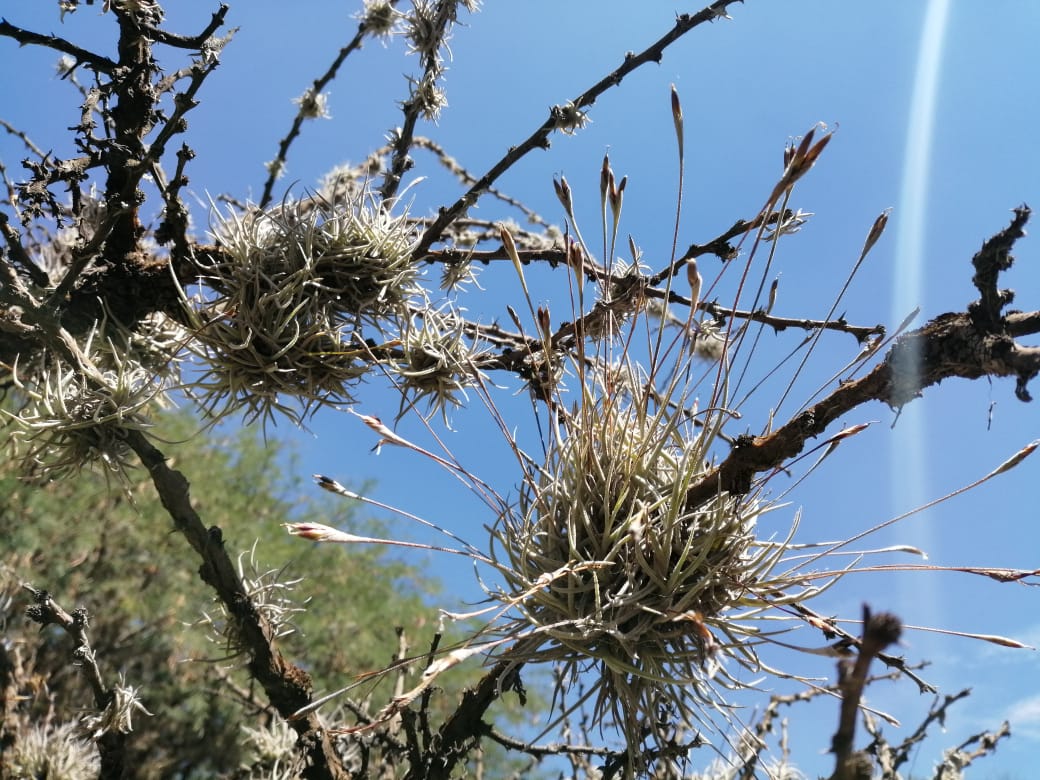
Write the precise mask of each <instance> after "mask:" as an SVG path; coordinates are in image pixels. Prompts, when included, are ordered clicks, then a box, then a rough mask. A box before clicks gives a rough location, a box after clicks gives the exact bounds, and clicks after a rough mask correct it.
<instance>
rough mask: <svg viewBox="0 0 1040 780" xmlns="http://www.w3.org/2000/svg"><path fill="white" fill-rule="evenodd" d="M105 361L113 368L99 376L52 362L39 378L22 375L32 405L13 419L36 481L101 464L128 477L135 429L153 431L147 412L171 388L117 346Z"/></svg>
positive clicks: (45, 364) (98, 372)
mask: <svg viewBox="0 0 1040 780" xmlns="http://www.w3.org/2000/svg"><path fill="white" fill-rule="evenodd" d="M88 343H89V340H88ZM87 352H88V353H90V352H92V350H90V349H89V348H88V350H87ZM104 357H105V359H104V362H101V361H98V362H99V363H100V365H101V366H106V365H107V366H108V367H107V368H103V369H102V368H98V369H97V370H95V371H93V372H86V371H83V370H82V369H80V368H72V367H70V366H68V365H66V364H65V363H64V362H62V361H61V360H58V359H48V358H44V360H43V361H42V366H43V367H41V368H39V369H38V370H37V371H35V372H34V373H33V376H32V377H31V378H24V377H19V376H18V375H17V373H15V375H14V379H15V382H16V385H17V387H18V389H19V390H20V391H21V392H22V394H23V395H24V397H25V398H26V401H27V402H26V404H25V405H24V406H23V407H22V408H21V409H20V410H19V411H18V413H17V414H11V415H10V417H11V418H12V421H13V422H14V424H15V426H16V429H15V433H14V436H13V440H14V443H15V446H16V448H17V450H18V454H19V456H20V457H21V459H22V462H23V468H24V469H25V472H26V474H27V475H28V476H30V477H32V478H34V479H40V480H48V479H60V478H64V477H68V476H73V475H75V474H77V473H78V472H79V471H80V470H81V469H82V468H84V467H85V466H89V465H91V464H94V463H99V464H101V465H102V466H103V467H104V468H105V470H106V471H108V472H110V473H113V474H116V475H117V476H121V477H125V473H126V471H127V469H129V468H130V465H131V458H132V451H131V449H130V446H129V445H128V444H127V442H126V434H127V431H130V430H145V429H147V428H149V427H150V423H149V418H148V415H147V413H146V411H147V408H148V407H149V406H151V405H152V404H153V403H157V404H159V405H164V404H165V403H166V399H165V387H164V385H163V382H162V380H161V378H160V377H157V376H156V375H155V374H154V373H153V371H152V370H151V369H149V368H146V367H145V366H142V365H141V364H140V363H138V362H137V361H135V360H133V359H132V358H130V357H127V356H126V355H125V354H121V353H120V352H119V351H118V350H116V349H114V348H113V347H112V345H111V344H109V349H108V350H106V352H105V355H104Z"/></svg>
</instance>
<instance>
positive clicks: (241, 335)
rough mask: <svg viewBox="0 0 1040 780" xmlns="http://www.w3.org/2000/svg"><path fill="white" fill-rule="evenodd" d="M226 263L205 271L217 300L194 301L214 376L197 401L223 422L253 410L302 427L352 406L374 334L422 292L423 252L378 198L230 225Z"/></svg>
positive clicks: (303, 206)
mask: <svg viewBox="0 0 1040 780" xmlns="http://www.w3.org/2000/svg"><path fill="white" fill-rule="evenodd" d="M218 220H219V222H218V225H217V226H216V229H215V233H216V234H217V236H218V238H219V240H220V243H221V246H222V248H223V250H224V251H223V252H221V253H219V254H218V255H217V257H216V259H215V260H213V261H212V262H206V263H202V262H200V263H199V266H198V271H199V278H200V281H201V282H202V284H203V285H205V287H206V288H207V289H208V290H212V291H213V292H214V295H211V296H207V295H204V294H199V295H197V296H195V297H193V298H191V299H189V298H188V297H187V296H186V295H185V298H184V300H185V306H186V308H187V310H188V313H189V317H190V319H191V323H192V326H193V328H194V335H195V341H194V343H193V349H194V350H195V351H196V352H197V354H199V356H200V357H201V358H202V360H203V363H204V365H205V369H204V371H203V373H202V375H201V376H200V377H199V378H198V379H196V380H195V381H194V382H193V383H192V386H191V388H190V391H191V392H192V393H193V394H194V395H195V396H196V397H198V398H199V400H200V401H201V403H202V404H203V405H204V407H205V408H207V409H208V410H209V411H210V413H211V414H212V415H213V416H215V417H218V418H219V417H221V416H223V415H224V414H227V413H229V412H231V411H235V410H237V409H240V408H244V409H245V410H246V412H247V416H248V417H250V418H256V417H260V416H263V417H265V418H269V417H272V416H273V414H274V412H275V411H279V412H281V413H284V414H286V415H287V416H289V417H290V418H291V419H294V420H298V419H299V414H298V413H297V412H296V411H295V409H294V408H293V407H292V406H290V405H289V403H288V400H289V399H293V400H295V401H296V402H297V403H298V404H300V405H302V407H303V410H304V415H306V414H309V413H310V412H311V411H313V410H314V409H315V408H317V407H318V406H321V405H333V406H336V405H342V404H349V403H351V402H352V400H353V399H352V396H351V395H350V388H351V386H352V385H354V384H356V382H357V380H359V379H360V378H361V377H362V376H363V375H364V374H365V373H366V371H367V370H368V364H367V362H366V360H365V357H366V355H367V353H366V350H365V348H364V347H365V345H364V344H363V343H359V342H358V340H357V337H356V335H355V334H356V333H357V332H358V329H359V328H360V327H361V325H362V324H369V325H373V326H375V327H377V328H378V327H380V326H381V325H382V324H383V321H384V320H385V318H387V317H390V316H391V315H393V314H395V313H396V312H398V311H399V310H400V308H401V307H402V306H403V305H404V304H405V303H406V301H407V300H408V298H409V296H410V295H412V294H413V292H414V291H415V285H414V282H415V277H416V275H417V270H416V268H415V264H414V263H413V261H412V259H411V249H412V246H413V243H414V240H415V236H414V233H413V230H412V228H411V227H410V226H409V223H408V221H407V218H406V217H405V216H404V215H398V216H394V215H392V214H391V213H390V209H389V207H387V206H386V205H385V204H382V205H380V204H376V203H374V202H373V200H372V198H371V197H370V196H368V195H367V194H366V193H361V194H358V195H357V196H356V197H355V198H354V200H353V201H352V202H351V203H347V204H337V205H336V206H335V207H333V206H332V205H331V204H329V203H326V202H324V201H322V200H321V199H320V198H317V199H311V200H309V201H305V202H297V203H285V204H283V205H282V206H280V207H278V208H275V209H271V210H268V211H255V212H252V213H247V214H244V215H241V214H231V215H229V216H227V217H220V218H218Z"/></svg>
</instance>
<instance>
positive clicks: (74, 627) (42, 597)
mask: <svg viewBox="0 0 1040 780" xmlns="http://www.w3.org/2000/svg"><path fill="white" fill-rule="evenodd" d="M23 587H24V588H25V589H26V590H27V591H29V592H30V593H32V595H33V601H34V602H35V603H34V604H33V605H32V606H31V607H29V608H28V609H27V610H26V612H25V614H26V616H27V617H28V618H29V620H31V621H33V622H34V623H39V624H40V626H41V627H44V626H49V625H52V624H53V625H57V626H60V627H61V628H62V629H63V630H64V631H65V633H67V634H68V635H69V636H70V637H72V639H73V641H74V642H75V645H76V647H75V649H74V650H73V651H72V658H73V663H74V664H75V665H76V666H79V667H80V668H81V669H83V672H84V674H85V676H86V678H87V682H88V684H89V685H90V690H91V691H92V693H93V696H94V706H95V707H96V708H97V710H98V712H99V713H101V715H100V716H99V717H98V719H99V720H100V719H102V718H103V717H104V713H105V712H106V711H107V710H109V709H110V708H111V707H112V706H113V704H114V700H115V691H114V690H113V689H111V688H108V687H107V686H106V685H105V683H104V681H103V680H102V678H101V669H100V668H99V667H98V663H97V657H96V656H95V655H94V650H93V649H92V648H91V646H90V638H89V637H88V636H87V628H88V627H89V626H90V619H89V616H88V614H87V610H86V609H84V608H83V607H79V608H78V609H76V610H75V611H73V612H72V613H71V614H69V613H68V612H66V611H65V610H64V609H62V608H61V606H60V605H59V604H58V603H57V602H56V601H55V600H54V599H53V598H51V595H50V594H49V593H48V592H47V591H45V590H37V589H36V588H34V587H33V586H32V585H30V584H28V583H25V584H24V585H23ZM114 725H116V727H114V728H105V729H104V730H103V731H102V733H101V734H100V735H98V738H97V740H96V742H97V746H98V753H99V755H100V758H101V777H111V778H123V777H129V776H130V775H129V774H128V767H127V765H126V734H127V730H124V728H122V727H121V726H122V724H114Z"/></svg>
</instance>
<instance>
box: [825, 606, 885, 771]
mask: <svg viewBox="0 0 1040 780" xmlns="http://www.w3.org/2000/svg"><path fill="white" fill-rule="evenodd" d="M901 632H902V625H901V624H900V622H899V618H897V617H896V616H895V615H892V614H889V613H887V612H882V613H880V614H877V615H872V614H871V612H870V607H868V606H867V605H865V604H864V605H863V638H862V639H861V640H860V644H859V653H858V654H857V656H856V660H855V662H851V661H847V660H842V661H839V662H838V687H839V689H840V690H841V694H842V699H841V715H840V717H839V719H838V730H837V731H836V732H835V733H834V738H833V740H832V741H831V749H832V751H833V752H834V774H832V775H831V780H859V779H860V778H862V777H864V775H863V761H862V759H861V758H857V757H854V754H853V751H852V746H853V742H854V738H855V733H856V715H857V713H858V712H859V703H860V699H861V697H862V696H863V689H864V687H865V685H866V682H867V672H868V671H869V670H870V663H871V661H873V660H874V658H875V656H877V655H878V654H879V653H880V652H881V651H882V650H884V649H885V648H886V647H888V646H889V645H890V644H892V643H893V642H897V641H899V634H900V633H901ZM866 777H867V778H869V777H870V767H869V764H868V765H867V773H866Z"/></svg>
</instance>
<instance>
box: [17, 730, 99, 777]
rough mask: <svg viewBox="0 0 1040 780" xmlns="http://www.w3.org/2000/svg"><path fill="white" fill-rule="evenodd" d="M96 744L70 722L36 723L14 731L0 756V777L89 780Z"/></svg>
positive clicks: (95, 768)
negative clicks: (55, 723) (60, 723)
mask: <svg viewBox="0 0 1040 780" xmlns="http://www.w3.org/2000/svg"><path fill="white" fill-rule="evenodd" d="M98 768H99V761H98V752H97V748H96V747H95V746H94V745H92V744H91V743H90V742H88V741H87V740H85V739H83V738H82V737H81V736H80V735H79V734H78V733H77V729H76V727H75V726H73V725H72V724H63V725H58V726H55V725H43V724H37V725H34V726H32V727H31V728H29V729H28V730H27V731H25V732H24V733H20V734H19V735H18V739H16V740H14V741H13V744H11V745H10V746H9V747H8V748H7V749H6V750H5V751H4V755H3V758H2V759H0V774H3V776H4V777H49V778H54V780H90V778H95V777H97V776H98Z"/></svg>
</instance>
